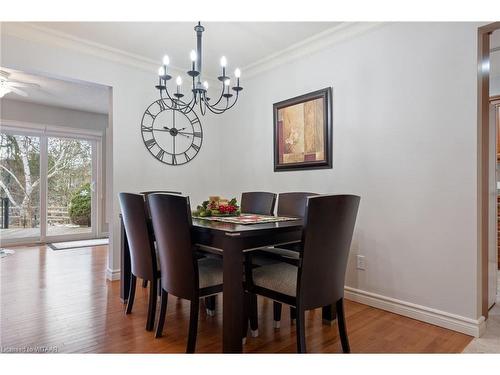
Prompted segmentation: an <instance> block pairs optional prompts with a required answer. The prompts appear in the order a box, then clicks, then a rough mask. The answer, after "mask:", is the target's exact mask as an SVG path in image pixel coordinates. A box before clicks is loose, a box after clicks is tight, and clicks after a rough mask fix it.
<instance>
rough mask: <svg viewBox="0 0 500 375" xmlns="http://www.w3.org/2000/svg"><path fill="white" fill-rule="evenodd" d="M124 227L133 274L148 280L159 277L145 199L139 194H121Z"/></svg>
mask: <svg viewBox="0 0 500 375" xmlns="http://www.w3.org/2000/svg"><path fill="white" fill-rule="evenodd" d="M119 199H120V207H121V211H122V220H123V225H124V226H125V233H126V234H127V240H128V245H129V249H130V261H131V268H132V274H134V275H135V276H137V277H140V278H142V279H146V280H155V279H156V277H157V271H158V270H157V265H156V264H157V263H156V253H155V250H154V244H153V239H152V237H151V235H150V232H149V230H148V217H147V216H146V209H145V206H144V198H143V197H142V195H139V194H132V193H120V194H119Z"/></svg>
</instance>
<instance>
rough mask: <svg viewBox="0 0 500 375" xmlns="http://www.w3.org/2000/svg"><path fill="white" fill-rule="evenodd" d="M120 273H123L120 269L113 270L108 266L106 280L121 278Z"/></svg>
mask: <svg viewBox="0 0 500 375" xmlns="http://www.w3.org/2000/svg"><path fill="white" fill-rule="evenodd" d="M120 275H121V272H120V269H117V270H112V269H110V268H106V280H109V281H116V280H120Z"/></svg>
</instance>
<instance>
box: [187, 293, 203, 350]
mask: <svg viewBox="0 0 500 375" xmlns="http://www.w3.org/2000/svg"><path fill="white" fill-rule="evenodd" d="M199 303H200V302H199V299H198V298H196V299H195V300H194V301H191V309H190V310H191V311H190V317H189V336H188V343H187V348H186V353H194V351H195V349H196V334H197V333H198V309H199Z"/></svg>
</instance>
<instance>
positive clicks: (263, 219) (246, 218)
mask: <svg viewBox="0 0 500 375" xmlns="http://www.w3.org/2000/svg"><path fill="white" fill-rule="evenodd" d="M196 218H197V219H202V220H211V221H222V222H224V223H232V224H244V225H247V224H262V223H274V222H279V221H290V220H297V218H294V217H283V216H266V215H254V214H241V215H240V216H208V217H196Z"/></svg>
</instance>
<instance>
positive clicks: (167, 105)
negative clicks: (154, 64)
mask: <svg viewBox="0 0 500 375" xmlns="http://www.w3.org/2000/svg"><path fill="white" fill-rule="evenodd" d="M162 91H163V90H160V99H161V100H162V102H163V103H164V104H165V106H166V107H167V108H168V109H171V110H174V109H175V107H174V106H173V105H169V104H167V101H166V100H167V99H168V100H170V103H172V104H173V103H174V101H173V100H172V99H171V98H170V97H168V98H164V97H163V94H162Z"/></svg>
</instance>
